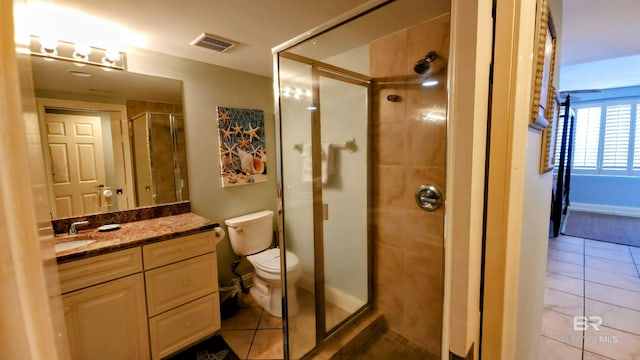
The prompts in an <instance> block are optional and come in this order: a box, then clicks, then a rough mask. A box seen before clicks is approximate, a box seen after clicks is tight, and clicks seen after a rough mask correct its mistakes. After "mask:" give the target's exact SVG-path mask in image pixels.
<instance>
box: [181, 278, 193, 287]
mask: <svg viewBox="0 0 640 360" xmlns="http://www.w3.org/2000/svg"><path fill="white" fill-rule="evenodd" d="M189 284H191V281H189V279H185V280H182V285H184V286H187V285H189Z"/></svg>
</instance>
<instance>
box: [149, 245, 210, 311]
mask: <svg viewBox="0 0 640 360" xmlns="http://www.w3.org/2000/svg"><path fill="white" fill-rule="evenodd" d="M145 280H146V283H147V307H148V311H149V316H154V315H156V314H159V313H161V312H163V311H166V310H169V309H171V308H174V307H176V306H179V305H182V304H184V303H186V302H188V301H191V300H193V299H196V298H199V297H202V296H204V295H207V294H210V293H212V292H214V291H216V290H218V269H217V267H216V256H215V253H209V254H206V255H201V256H198V257H196V258H193V259H189V260H185V261H181V262H178V263H175V264H171V265H167V266H163V267H160V268H157V269H153V270H151V271H147V272H145Z"/></svg>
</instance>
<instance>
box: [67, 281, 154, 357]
mask: <svg viewBox="0 0 640 360" xmlns="http://www.w3.org/2000/svg"><path fill="white" fill-rule="evenodd" d="M62 301H63V305H64V309H65V319H66V323H67V332H68V335H69V346H70V349H71V357H72V359H80V360H94V359H97V360H101V359H104V360H120V359H132V360H134V359H135V360H137V359H148V358H149V336H148V328H147V319H146V308H145V296H144V281H143V277H142V274H134V275H131V276H127V277H125V278H122V279H118V280H114V281H110V282H107V283H104V284H101V285H96V286H92V287H89V288H85V289H83V290H78V291H75V292H72V293H68V294H65V295H63V296H62Z"/></svg>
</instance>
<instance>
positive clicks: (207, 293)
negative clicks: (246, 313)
mask: <svg viewBox="0 0 640 360" xmlns="http://www.w3.org/2000/svg"><path fill="white" fill-rule="evenodd" d="M215 246H216V241H215V236H214V233H213V231H205V232H200V233H196V234H192V235H187V236H182V237H177V238H173V239H168V240H164V241H160V242H154V243H150V244H142V245H140V246H136V247H133V248H129V249H125V250H116V251H113V252H110V253H106V254H104V255H98V256H93V257H89V258H84V259H79V260H74V261H70V262H67V263H62V264H59V265H58V270H59V274H60V283H61V288H62V292H63V295H62V301H63V305H64V309H65V320H66V324H67V332H68V335H69V346H70V350H71V354H72V358H73V359H109V360H114V359H149V358H151V359H160V358H164V357H166V356H168V355H171V354H173V353H175V352H177V351H179V350H181V349H183V348H186V347H188V346H189V345H191V344H193V343H195V342H197V341H198V340H200V339H202V338H205V337H207V336H210V335H212V334H213V333H214V332H215V331H217V330H218V329H220V303H219V301H220V300H219V295H218V275H217V264H216V252H215V249H216V248H215ZM143 259H144V260H143Z"/></svg>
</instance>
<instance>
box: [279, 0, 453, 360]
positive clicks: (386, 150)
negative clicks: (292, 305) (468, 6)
mask: <svg viewBox="0 0 640 360" xmlns="http://www.w3.org/2000/svg"><path fill="white" fill-rule="evenodd" d="M449 11H450V4H449V2H448V1H443V2H424V1H412V0H397V1H369V2H367V3H366V4H365V5H363V6H361V7H360V8H358V9H356V10H354V11H353V12H351V13H349V14H345V15H344V16H342V17H340V18H338V19H335V20H334V21H331V22H329V23H327V24H325V25H323V26H321V27H319V28H316V29H314V30H312V31H310V32H308V33H305V34H304V35H302V36H300V37H298V38H295V39H293V40H291V41H289V42H287V43H285V44H283V45H281V46H279V47H277V48H275V49H274V61H275V64H276V65H275V72H274V78H275V82H276V85H277V86H276V89H277V92H276V94H275V95H276V109H277V111H276V114H277V123H276V124H277V128H278V129H277V135H278V150H279V152H280V153H279V156H278V158H279V164H278V165H279V166H278V181H279V184H280V194H281V197H280V201H281V203H282V204H281V205H282V216H281V217H280V224H279V226H280V230H281V231H280V239H279V243H280V247H281V249H282V250H283V251H282V254H283V257H282V262H283V264H282V268H286V262H287V258H286V257H285V253H284V249H285V248H286V249H287V250H289V251H291V252H292V253H294V254H296V255H297V257H298V259H299V263H300V266H301V268H302V276H301V278H300V280H299V281H298V282H297V283H296V284H295V285H293V284H289V283H288V282H286V281H285V282H284V284H287V287H286V288H285V291H284V294H283V296H284V299H283V302H284V304H285V305H287V295H286V293H288V292H291V291H294V290H295V291H296V293H297V298H298V302H299V306H298V308H299V310H298V311H297V312H296V313H287V311H285V317H284V320H285V324H284V328H285V354H286V357H287V358H291V359H299V358H304V357H309V356H310V355H309V354H311V353H313V351H314V350H315V349H317V348H318V347H320V346H322V345H324V344H326V343H328V342H329V341H332V339H336V338H339V337H340V334H342V333H343V332H344V331H349V330H350V325H351V324H353V323H355V322H356V321H357V320H360V319H365V318H371V317H376V318H377V319H383V320H382V322H383V323H384V324H386V328H385V329H386V330H385V334H392V336H393V339H396V340H397V339H403V341H395V340H394V343H397V344H398V345H397V346H406V347H410V348H411V350H412V351H413V354H414V355H415V354H419V355H417V356H418V357H417V358H429V357H439V356H440V353H441V349H440V346H441V340H442V312H443V311H442V307H443V296H444V295H443V291H444V290H443V283H444V279H443V272H444V270H443V267H444V235H443V232H444V210H443V207H444V206H443V205H442V204H443V203H444V202H443V198H444V196H445V194H446V192H445V189H444V184H445V176H444V174H445V148H446V118H447V114H446V108H447V95H448V94H447V88H446V84H447V76H446V68H447V58H448V52H449V50H448V49H449ZM389 19H394V21H389ZM283 275H284V274H283ZM294 286H295V289H294V288H293V287H294ZM285 310H288V309H286V306H285ZM291 310H293V309H291ZM385 336H386V335H385ZM404 340H406V341H404ZM399 344H405V345H399ZM346 345H347V344H340V346H346ZM372 346H373V345H372ZM343 355H346V353H345V354H343ZM346 358H348V356H346Z"/></svg>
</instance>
